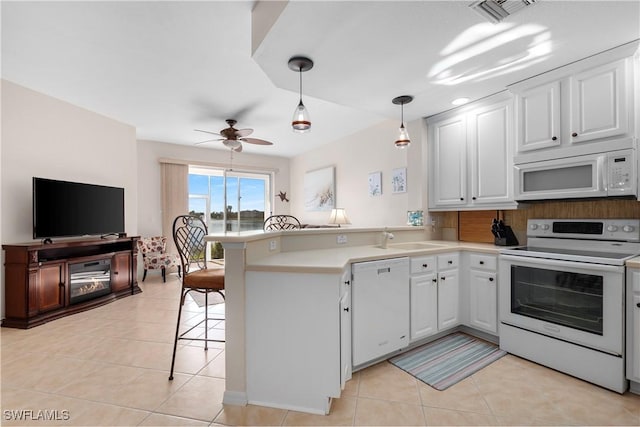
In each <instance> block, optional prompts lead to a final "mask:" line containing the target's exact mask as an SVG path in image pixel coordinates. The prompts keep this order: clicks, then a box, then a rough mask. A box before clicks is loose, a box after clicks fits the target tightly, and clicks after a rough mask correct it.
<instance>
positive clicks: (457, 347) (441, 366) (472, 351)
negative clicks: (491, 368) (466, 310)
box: [389, 332, 507, 390]
mask: <svg viewBox="0 0 640 427" xmlns="http://www.w3.org/2000/svg"><path fill="white" fill-rule="evenodd" d="M505 354H507V353H506V352H505V351H503V350H500V348H499V347H498V346H496V345H495V344H491V343H489V342H487V341H483V340H481V339H478V338H475V337H472V336H469V335H467V334H464V333H462V332H456V333H453V334H451V335H447V336H446V337H443V338H440V339H438V340H436V341H433V342H430V343H428V344H425V345H423V346H420V347H417V348H415V349H413V350H411V351H409V352H407V353H404V354H401V355H399V356H396V357H393V358H391V359H389V362H391V363H392V364H394V365H395V366H397V367H398V368H400V369H402V370H403V371H406V372H408V373H410V374H411V375H413V376H414V377H416V378H418V379H419V380H421V381H422V382H424V383H426V384H429V385H430V386H431V387H433V388H435V389H436V390H445V389H447V388H448V387H451V386H452V385H454V384H455V383H457V382H458V381H461V380H463V379H465V378H466V377H468V376H470V375H473V374H474V373H476V372H477V371H479V370H480V369H482V368H484V367H485V366H487V365H489V364H491V363H493V362H495V361H496V360H498V359H500V358H501V357H502V356H504V355H505Z"/></svg>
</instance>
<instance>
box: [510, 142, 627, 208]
mask: <svg viewBox="0 0 640 427" xmlns="http://www.w3.org/2000/svg"><path fill="white" fill-rule="evenodd" d="M637 195H638V163H637V159H636V152H635V150H634V149H628V150H619V151H611V152H606V153H597V154H588V155H583V156H575V157H567V158H563V159H554V160H544V161H539V162H531V163H523V164H519V165H516V166H515V199H516V200H546V199H566V198H587V197H608V196H636V197H637Z"/></svg>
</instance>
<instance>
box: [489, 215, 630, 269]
mask: <svg viewBox="0 0 640 427" xmlns="http://www.w3.org/2000/svg"><path fill="white" fill-rule="evenodd" d="M527 226H528V227H527V229H528V233H527V240H528V241H527V243H528V246H526V247H517V248H508V249H504V250H502V251H501V253H502V254H507V255H517V256H522V257H532V258H544V259H553V260H562V261H576V262H585V263H596V264H607V265H624V263H625V261H626V260H628V259H630V258H633V257H636V256H639V255H640V220H635V219H601V220H598V219H589V220H568V219H563V220H553V219H530V220H528V224H527Z"/></svg>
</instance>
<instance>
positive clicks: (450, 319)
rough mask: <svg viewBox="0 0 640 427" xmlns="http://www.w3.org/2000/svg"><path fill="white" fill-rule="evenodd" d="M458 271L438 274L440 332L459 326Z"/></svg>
mask: <svg viewBox="0 0 640 427" xmlns="http://www.w3.org/2000/svg"><path fill="white" fill-rule="evenodd" d="M459 285H460V283H459V275H458V270H449V271H443V272H440V273H438V330H443V329H449V328H453V327H454V326H457V325H458V323H459V321H458V311H459V299H458V288H459Z"/></svg>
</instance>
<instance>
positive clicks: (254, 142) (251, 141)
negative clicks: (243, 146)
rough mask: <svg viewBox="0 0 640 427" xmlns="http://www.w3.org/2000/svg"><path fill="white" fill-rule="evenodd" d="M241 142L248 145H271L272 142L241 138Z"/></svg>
mask: <svg viewBox="0 0 640 427" xmlns="http://www.w3.org/2000/svg"><path fill="white" fill-rule="evenodd" d="M241 140H242V141H244V142H248V143H249V144H258V145H273V142H269V141H265V140H264V139H258V138H241Z"/></svg>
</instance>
